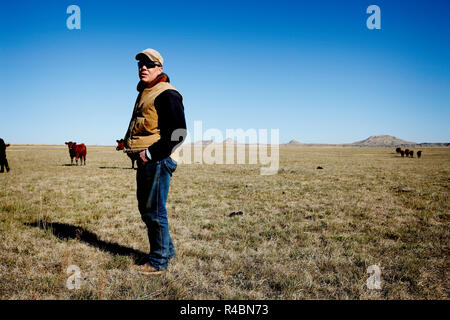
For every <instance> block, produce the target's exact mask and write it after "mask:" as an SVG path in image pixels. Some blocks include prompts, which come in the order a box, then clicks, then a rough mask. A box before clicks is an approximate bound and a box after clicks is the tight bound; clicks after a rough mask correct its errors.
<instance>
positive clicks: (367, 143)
mask: <svg viewBox="0 0 450 320" xmlns="http://www.w3.org/2000/svg"><path fill="white" fill-rule="evenodd" d="M416 144H417V143H416V142H410V141H405V140H402V139H399V138H397V137H394V136H389V135H386V134H385V135H380V136H370V137H368V138H367V139H364V140H361V141H356V142H353V143H350V144H349V145H351V146H357V147H403V146H412V145H416ZM345 146H348V144H346V145H345Z"/></svg>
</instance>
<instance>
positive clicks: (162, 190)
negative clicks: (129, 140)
mask: <svg viewBox="0 0 450 320" xmlns="http://www.w3.org/2000/svg"><path fill="white" fill-rule="evenodd" d="M176 168H177V163H176V162H175V161H174V160H172V158H170V157H167V158H165V159H163V160H160V161H149V162H147V163H146V164H145V165H143V164H142V163H141V162H140V161H139V160H138V169H137V172H136V182H137V199H138V206H139V212H140V213H141V218H142V220H143V221H144V223H145V225H146V226H147V233H148V240H149V242H150V255H149V264H150V265H151V266H152V267H153V268H155V269H156V270H164V269H167V267H168V264H169V260H170V259H172V258H174V257H175V249H174V246H173V243H172V238H171V237H170V233H169V222H168V220H167V210H166V200H167V195H168V194H169V184H170V178H171V177H172V173H173V172H174V171H175V170H176Z"/></svg>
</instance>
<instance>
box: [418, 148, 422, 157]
mask: <svg viewBox="0 0 450 320" xmlns="http://www.w3.org/2000/svg"><path fill="white" fill-rule="evenodd" d="M421 156H422V151H421V150H419V151H417V158H419V159H420V157H421Z"/></svg>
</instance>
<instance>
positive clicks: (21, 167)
mask: <svg viewBox="0 0 450 320" xmlns="http://www.w3.org/2000/svg"><path fill="white" fill-rule="evenodd" d="M423 150H424V154H423V158H422V159H417V158H413V159H409V158H408V159H405V158H400V157H399V156H398V155H396V154H395V152H394V150H393V149H385V148H342V147H335V148H332V147H281V148H280V170H279V173H278V174H277V175H273V176H261V175H260V171H259V168H260V166H259V165H205V164H203V165H202V164H180V165H179V166H178V169H177V170H176V172H175V173H174V176H173V179H172V183H171V191H170V193H169V199H168V205H167V208H168V215H169V223H170V228H171V235H172V239H173V241H174V244H175V247H176V250H177V259H176V260H175V261H174V263H173V264H171V266H170V268H169V270H168V271H167V272H166V273H164V274H162V275H160V276H154V277H148V276H143V275H140V274H138V273H137V272H136V271H134V270H133V265H134V264H135V263H139V262H141V261H142V259H143V258H145V253H146V252H148V250H149V247H148V241H147V234H146V229H145V225H144V223H143V222H142V221H141V219H140V215H139V212H138V209H137V200H136V196H135V188H136V185H135V171H134V170H132V169H131V161H130V160H129V159H128V157H126V156H125V155H124V154H123V153H121V152H117V151H115V148H114V147H95V146H88V155H87V165H86V166H78V167H77V166H70V165H69V164H70V158H69V154H68V150H67V147H66V146H19V145H17V146H11V147H10V148H8V149H7V156H8V160H9V163H10V167H11V171H10V172H9V173H8V174H0V298H1V299H449V296H450V295H449V274H448V272H449V230H450V229H449V218H450V216H449V213H450V201H449V185H450V149H448V148H430V149H423ZM317 166H322V167H323V168H324V169H323V170H318V169H316V168H317ZM233 211H243V215H239V216H234V217H229V214H230V213H231V212H233ZM69 265H77V266H78V267H79V268H80V270H81V277H82V279H83V281H82V283H81V289H79V290H76V289H75V290H69V289H67V288H66V281H67V279H68V277H69V274H67V273H66V271H67V267H68V266H69ZM370 265H378V266H379V267H380V269H381V286H382V288H381V290H369V289H368V288H367V286H366V280H367V278H368V277H369V274H367V273H366V270H367V268H368V267H369V266H370Z"/></svg>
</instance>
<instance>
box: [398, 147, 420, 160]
mask: <svg viewBox="0 0 450 320" xmlns="http://www.w3.org/2000/svg"><path fill="white" fill-rule="evenodd" d="M395 152H396V153H399V154H400V155H401V156H402V158H403V157H407V158H408V157H410V158H414V150H409V149H405V150H402V149H401V148H397V149H395ZM416 154H417V158H419V159H420V157H421V156H422V151H421V150H419V151H417V153H416Z"/></svg>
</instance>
